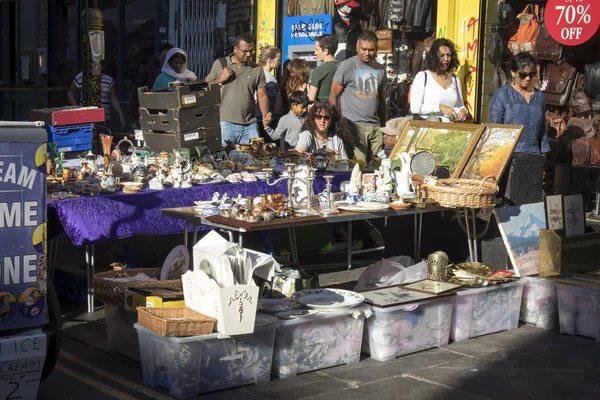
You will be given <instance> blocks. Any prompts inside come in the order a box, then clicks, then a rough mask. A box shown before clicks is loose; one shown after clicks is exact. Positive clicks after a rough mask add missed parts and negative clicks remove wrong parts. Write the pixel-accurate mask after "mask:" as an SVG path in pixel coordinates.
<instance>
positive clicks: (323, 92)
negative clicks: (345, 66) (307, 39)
mask: <svg viewBox="0 0 600 400" xmlns="http://www.w3.org/2000/svg"><path fill="white" fill-rule="evenodd" d="M337 48H338V40H337V38H336V37H335V35H321V36H317V39H316V40H315V55H316V56H317V60H319V61H320V62H322V63H323V64H321V65H319V66H318V67H317V68H315V69H314V71H313V72H312V74H311V76H310V89H308V99H309V100H310V101H311V102H313V103H314V102H315V101H317V100H325V101H328V100H329V91H330V90H331V81H332V80H333V75H334V74H335V70H336V69H337V67H338V65H339V64H340V63H339V62H338V61H336V59H335V52H336V51H337Z"/></svg>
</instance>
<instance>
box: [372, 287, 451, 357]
mask: <svg viewBox="0 0 600 400" xmlns="http://www.w3.org/2000/svg"><path fill="white" fill-rule="evenodd" d="M454 298H455V296H446V297H442V298H439V299H431V300H429V299H428V300H423V301H419V302H415V303H409V304H402V305H399V306H393V307H386V308H382V307H375V306H373V307H372V308H371V310H372V311H373V315H372V316H371V317H370V318H369V319H367V321H366V329H365V333H364V337H363V346H362V351H363V353H366V354H370V355H371V358H372V359H373V360H376V361H390V360H393V359H395V358H396V357H400V356H403V355H406V354H411V353H416V352H418V351H422V350H427V349H431V348H434V347H440V346H444V345H447V344H448V338H449V335H450V318H448V317H449V316H450V315H452V307H453V305H454Z"/></svg>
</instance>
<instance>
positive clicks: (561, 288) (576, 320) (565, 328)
mask: <svg viewBox="0 0 600 400" xmlns="http://www.w3.org/2000/svg"><path fill="white" fill-rule="evenodd" d="M556 292H557V294H558V321H559V324H560V333H566V334H568V335H580V336H585V337H589V338H593V339H596V340H597V341H600V288H592V287H584V286H577V285H571V284H568V283H558V282H557V283H556Z"/></svg>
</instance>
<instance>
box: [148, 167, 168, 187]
mask: <svg viewBox="0 0 600 400" xmlns="http://www.w3.org/2000/svg"><path fill="white" fill-rule="evenodd" d="M163 178H164V175H163V174H162V170H158V175H156V176H155V177H154V178H152V179H150V182H148V187H149V188H150V189H152V190H162V189H164V188H165V187H164V186H163V184H162V180H163Z"/></svg>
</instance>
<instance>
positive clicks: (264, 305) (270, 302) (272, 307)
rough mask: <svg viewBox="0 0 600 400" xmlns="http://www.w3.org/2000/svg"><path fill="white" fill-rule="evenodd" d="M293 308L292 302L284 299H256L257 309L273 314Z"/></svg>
mask: <svg viewBox="0 0 600 400" xmlns="http://www.w3.org/2000/svg"><path fill="white" fill-rule="evenodd" d="M293 309H294V303H292V302H291V301H289V300H286V299H260V300H258V310H259V311H262V312H265V313H269V314H274V313H278V312H283V311H290V310H293Z"/></svg>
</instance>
